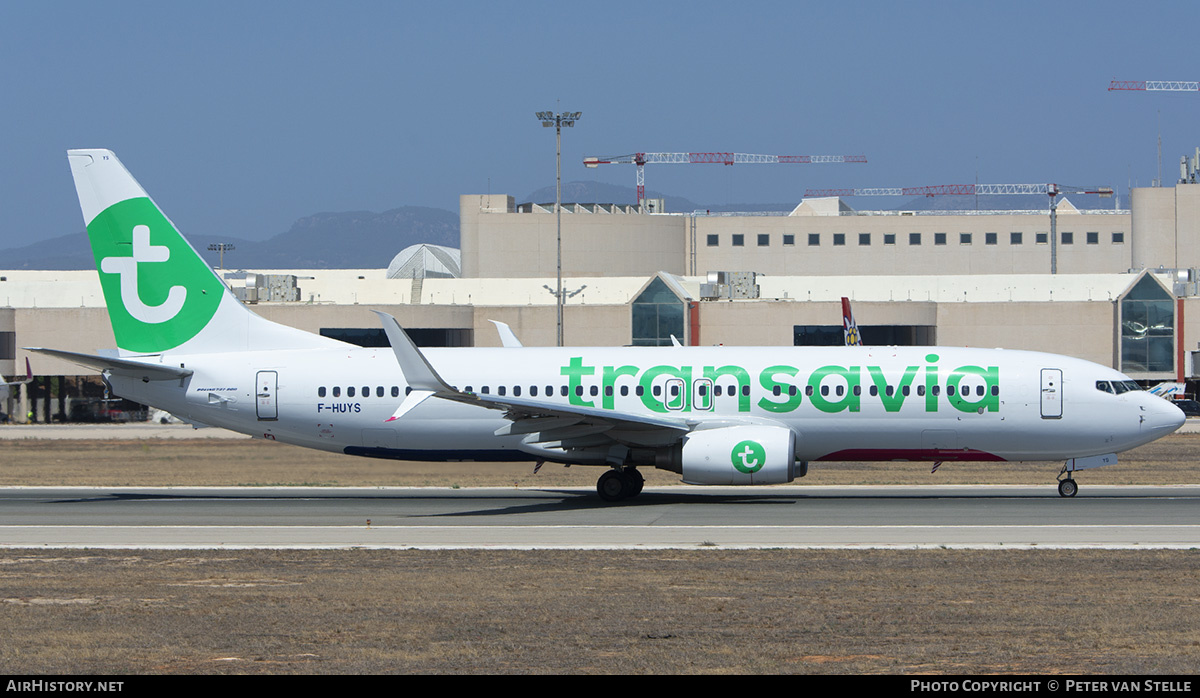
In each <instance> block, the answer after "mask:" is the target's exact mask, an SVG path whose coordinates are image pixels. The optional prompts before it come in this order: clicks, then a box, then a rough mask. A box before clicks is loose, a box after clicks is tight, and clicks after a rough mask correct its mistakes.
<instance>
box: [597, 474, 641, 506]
mask: <svg viewBox="0 0 1200 698" xmlns="http://www.w3.org/2000/svg"><path fill="white" fill-rule="evenodd" d="M645 484H646V479H645V478H644V477H642V474H641V473H639V472H638V471H637V468H620V469H618V468H613V469H612V470H609V471H607V472H605V473H604V474H603V475H601V476H600V480H599V481H597V482H596V492H597V493H598V494H599V495H600V499H603V500H604V501H606V502H619V501H621V500H622V499H626V498H628V497H636V496H638V495H639V494H641V493H642V487H643V486H644V485H645Z"/></svg>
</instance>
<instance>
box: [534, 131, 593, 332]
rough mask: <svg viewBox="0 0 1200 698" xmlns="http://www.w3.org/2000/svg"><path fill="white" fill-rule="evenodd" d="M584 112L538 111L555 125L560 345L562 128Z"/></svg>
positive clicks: (555, 208)
mask: <svg viewBox="0 0 1200 698" xmlns="http://www.w3.org/2000/svg"><path fill="white" fill-rule="evenodd" d="M581 116H583V112H579V111H566V112H561V113H558V114H555V113H554V112H552V111H540V112H537V118H538V121H541V122H542V126H545V127H547V128H549V127H551V126H553V127H554V134H555V137H554V143H555V146H554V179H555V183H554V213H555V215H556V216H558V220H557V226H558V284H557V290H555V292H554V298H555V303H556V305H557V307H558V346H560V347H561V346H562V345H563V287H562V129H563V126H574V125H575V122H576V121H578V120H579V117H581Z"/></svg>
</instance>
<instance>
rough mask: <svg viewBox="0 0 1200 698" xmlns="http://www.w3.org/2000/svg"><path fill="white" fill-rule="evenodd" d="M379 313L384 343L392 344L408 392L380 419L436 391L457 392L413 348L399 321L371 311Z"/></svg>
mask: <svg viewBox="0 0 1200 698" xmlns="http://www.w3.org/2000/svg"><path fill="white" fill-rule="evenodd" d="M374 312H375V314H376V315H378V316H379V320H380V322H382V323H383V331H384V332H385V333H386V334H387V338H388V342H389V343H390V344H391V345H392V353H393V354H395V355H396V363H398V364H400V372H401V373H403V374H404V380H405V381H406V382H407V383H408V386H409V388H410V391H409V393H408V395H406V396H405V398H404V401H403V402H401V403H400V407H398V408H396V411H395V412H394V413H393V414H392V416H391V417H388V418H387V419H386V420H384V421H388V422H391V421H394V420H397V419H400V418H401V417H403V416H404V415H406V414H408V413H409V412H410V411H412V409H413V408H415V407H416V406H417V405H419V404H421V403H422V402H424V401H425V400H426V398H429V397H432V396H434V395H437V394H438V393H443V394H444V393H457V392H458V391H456V390H455V389H454V388H452V387H450V386H449V385H447V384H446V381H444V380H442V377H441V376H439V375H438V373H437V371H435V370H433V366H430V365H429V361H427V360H426V359H425V355H424V354H422V353H421V350H420V349H418V348H417V345H415V344H413V343H412V340H411V339H409V337H408V333H406V332H405V331H404V330H403V328H401V327H400V323H398V322H396V318H394V317H392V316H391V315H388V314H387V313H381V312H379V311H378V310H376V311H374Z"/></svg>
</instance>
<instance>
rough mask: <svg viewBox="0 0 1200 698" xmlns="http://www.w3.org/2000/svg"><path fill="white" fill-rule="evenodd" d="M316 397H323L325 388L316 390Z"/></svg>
mask: <svg viewBox="0 0 1200 698" xmlns="http://www.w3.org/2000/svg"><path fill="white" fill-rule="evenodd" d="M317 397H325V386H323V385H322V386H321V387H320V388H317Z"/></svg>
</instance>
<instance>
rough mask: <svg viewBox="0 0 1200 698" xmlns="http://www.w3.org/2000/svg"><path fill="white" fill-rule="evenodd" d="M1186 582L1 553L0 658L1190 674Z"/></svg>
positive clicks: (420, 480)
mask: <svg viewBox="0 0 1200 698" xmlns="http://www.w3.org/2000/svg"><path fill="white" fill-rule="evenodd" d="M1197 447H1200V435H1193V434H1177V435H1173V436H1171V437H1168V438H1167V439H1163V440H1161V441H1159V442H1157V443H1155V444H1151V445H1149V446H1145V447H1142V448H1140V449H1137V450H1136V451H1133V452H1130V453H1128V454H1122V458H1121V464H1120V465H1117V466H1115V467H1110V468H1103V469H1100V470H1095V471H1089V472H1087V473H1084V474H1082V475H1081V480H1083V481H1085V482H1086V483H1087V484H1093V483H1113V484H1120V483H1126V484H1143V483H1144V484H1168V483H1195V482H1198V481H1200V477H1197V476H1198V475H1200V473H1198V472H1197V464H1196V457H1195V456H1196V454H1197V453H1198V452H1200V451H1198V450H1197ZM1058 467H1059V464H1055V463H1046V464H1040V465H1038V464H1030V465H1016V466H1013V465H1004V464H1001V465H997V464H974V463H972V464H955V463H947V464H945V465H943V466H942V467H941V468H940V469H939V470H938V472H937V473H935V474H930V472H929V464H903V463H836V464H832V463H831V464H822V463H816V464H813V469H812V470H811V471H810V475H809V476H808V477H806V478H804V479H803V480H801V481H799V482H801V483H805V484H809V483H811V484H886V483H897V484H936V483H942V484H952V483H1046V484H1051V483H1053V479H1054V474H1055V473H1056V472H1057V469H1058ZM598 474H599V470H598V469H596V468H579V467H576V468H561V467H555V466H549V465H547V466H546V467H545V468H543V469H542V471H541V473H540V474H538V475H534V474H533V472H532V466H531V465H530V464H512V465H508V464H505V465H493V464H478V465H477V464H426V463H393V462H388V461H374V460H368V459H355V458H349V457H346V456H338V455H332V454H324V453H319V452H315V451H308V450H303V449H298V448H293V447H288V446H281V445H279V444H273V443H266V442H257V441H249V440H237V441H211V440H207V441H191V440H188V441H171V442H165V441H154V440H146V441H43V440H13V441H0V484H2V485H67V484H74V485H232V484H250V485H254V484H260V485H275V484H323V485H441V486H447V485H450V486H453V485H458V486H463V487H467V486H473V485H516V486H534V487H536V486H547V487H553V486H563V485H574V486H590V485H592V484H593V483H594V482H595V478H596V477H597V476H598ZM646 474H647V476H648V484H649V485H650V486H662V485H668V484H672V483H674V482H676V481H677V478H676V476H675V475H673V474H670V473H662V472H659V471H648V472H647V473H646ZM1198 513H1200V512H1198ZM1197 590H1200V551H1198V550H1188V551H1086V550H1085V551H1051V550H1045V551H991V552H982V551H950V550H923V551H917V550H913V551H895V550H867V551H790V550H766V551H723V550H700V551H531V552H520V551H366V550H342V551H286V550H285V551H141V550H131V551H112V550H105V551H88V550H82V551H63V550H36V551H35V550H0V667H3V668H4V669H5V671H6V672H11V673H23V674H39V675H46V674H59V673H62V674H68V673H99V674H119V673H133V674H138V673H168V674H209V673H247V674H271V673H305V674H309V673H312V674H316V673H321V674H344V673H385V672H421V673H577V674H593V673H596V674H599V673H639V674H661V673H850V674H859V673H890V674H902V673H912V674H916V673H934V674H937V673H967V674H1007V673H1037V674H1040V673H1069V674H1157V673H1173V674H1191V673H1194V672H1195V670H1196V667H1197V666H1200V630H1198V629H1200V591H1197Z"/></svg>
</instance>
